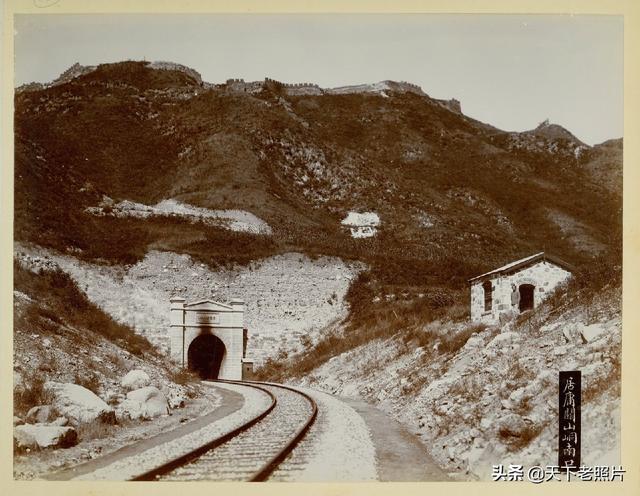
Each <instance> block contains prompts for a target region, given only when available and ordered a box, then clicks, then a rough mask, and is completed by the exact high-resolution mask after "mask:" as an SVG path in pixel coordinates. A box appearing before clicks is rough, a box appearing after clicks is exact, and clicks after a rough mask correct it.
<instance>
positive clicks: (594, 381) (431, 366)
mask: <svg viewBox="0 0 640 496" xmlns="http://www.w3.org/2000/svg"><path fill="white" fill-rule="evenodd" d="M619 302H620V293H619V288H609V289H607V290H606V291H604V292H603V293H601V294H599V295H597V296H596V297H595V298H594V299H593V301H591V302H590V303H589V304H581V305H569V306H568V308H567V307H566V306H565V307H556V309H555V310H554V309H552V307H549V306H546V307H541V308H540V309H538V310H537V311H536V312H532V313H530V314H528V315H526V316H523V317H521V318H520V319H519V320H517V321H512V322H509V323H507V324H506V325H503V326H502V327H499V326H496V327H490V328H487V329H485V330H481V331H480V332H476V333H474V334H472V335H471V336H470V337H469V338H468V340H467V341H466V343H464V344H463V346H462V347H461V348H460V349H459V350H458V351H456V352H453V353H441V352H438V351H437V349H438V347H439V344H438V341H439V340H435V341H434V342H432V343H431V344H429V345H423V346H418V343H417V341H414V340H412V339H411V338H409V339H407V338H406V336H404V338H405V339H403V333H402V332H399V333H397V334H395V335H394V336H392V337H389V338H384V339H378V340H374V341H372V342H369V343H367V344H364V345H362V346H360V347H358V348H355V349H353V350H351V351H348V352H345V353H343V354H341V355H339V356H336V357H335V358H333V359H331V360H329V361H328V362H326V363H324V364H323V365H321V366H319V367H317V368H316V369H315V370H313V371H312V372H311V373H310V374H309V375H308V376H306V377H304V378H298V379H294V382H297V383H299V384H303V385H306V386H309V387H313V388H317V389H321V390H325V391H327V392H330V393H333V394H340V395H343V396H347V397H352V398H362V399H364V400H366V401H368V402H371V403H373V404H376V405H377V406H378V407H380V408H382V409H383V410H385V411H386V412H388V413H390V414H391V415H392V416H393V417H395V418H397V419H398V420H400V421H401V422H402V423H404V424H405V425H407V426H408V427H409V428H410V429H411V430H412V431H414V432H415V433H416V434H417V435H419V436H421V437H422V439H423V441H425V442H426V444H427V445H428V446H430V450H431V454H432V455H433V457H434V458H435V459H436V460H437V461H438V462H439V463H440V464H441V466H442V467H444V468H445V469H446V470H447V471H448V472H450V473H454V474H457V475H458V476H461V477H466V478H471V479H481V480H487V479H489V478H490V477H491V465H492V464H500V463H503V464H506V465H509V464H511V463H520V464H524V465H525V466H532V465H542V466H545V465H553V464H554V463H556V460H557V420H556V419H557V418H558V406H557V401H558V400H557V394H558V393H557V388H558V371H560V370H581V371H582V377H583V379H582V380H583V409H582V411H583V413H582V416H583V417H582V426H583V431H582V453H583V462H584V464H586V465H598V464H601V465H614V464H619V460H620V451H619V450H620V439H619V432H620V360H621V330H622V321H621V310H620V304H619ZM456 327H457V326H455V325H452V324H450V323H449V324H447V323H437V322H436V323H433V324H430V325H429V326H426V328H425V332H426V331H431V332H432V333H434V334H436V335H437V333H441V335H442V336H444V335H446V334H447V333H455V332H460V331H457V330H456ZM458 327H459V326H458Z"/></svg>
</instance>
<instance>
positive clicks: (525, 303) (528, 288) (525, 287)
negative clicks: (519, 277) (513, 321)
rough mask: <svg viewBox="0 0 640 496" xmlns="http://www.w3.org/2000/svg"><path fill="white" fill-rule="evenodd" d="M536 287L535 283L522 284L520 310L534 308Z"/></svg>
mask: <svg viewBox="0 0 640 496" xmlns="http://www.w3.org/2000/svg"><path fill="white" fill-rule="evenodd" d="M535 290H536V287H535V286H534V285H533V284H521V285H520V288H519V291H520V305H519V307H520V312H524V311H526V310H531V309H533V298H534V293H535Z"/></svg>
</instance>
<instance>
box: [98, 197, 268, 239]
mask: <svg viewBox="0 0 640 496" xmlns="http://www.w3.org/2000/svg"><path fill="white" fill-rule="evenodd" d="M86 211H87V212H88V213H90V214H93V215H97V216H103V215H113V216H115V217H137V218H141V219H146V218H148V217H151V216H168V217H170V216H178V217H181V218H183V219H185V220H188V221H190V222H204V223H205V224H209V225H212V226H216V227H222V228H225V229H229V230H231V231H237V232H247V233H251V234H263V235H271V234H272V233H273V231H272V230H271V226H269V224H267V223H266V222H265V221H264V220H262V219H261V218H259V217H258V216H256V215H254V214H252V213H251V212H247V211H245V210H210V209H208V208H202V207H195V206H193V205H189V204H188V203H182V202H179V201H177V200H174V199H168V200H162V201H161V202H159V203H157V204H156V205H153V206H149V205H145V204H143V203H137V202H133V201H130V200H123V201H121V202H118V203H115V202H114V201H113V200H112V199H111V198H109V197H108V196H103V198H102V201H101V202H100V205H99V206H97V207H88V208H87V209H86Z"/></svg>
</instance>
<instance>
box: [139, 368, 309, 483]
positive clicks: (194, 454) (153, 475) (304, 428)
mask: <svg viewBox="0 0 640 496" xmlns="http://www.w3.org/2000/svg"><path fill="white" fill-rule="evenodd" d="M211 382H220V383H223V384H237V385H241V386H247V387H253V388H255V389H259V390H261V391H263V392H265V393H266V394H267V395H269V397H270V398H271V404H270V405H269V407H268V408H267V409H265V410H264V411H263V412H261V413H260V414H259V415H257V416H255V417H254V418H252V419H251V420H249V421H248V422H246V423H244V424H242V425H241V426H239V427H237V428H235V429H234V430H232V431H230V432H228V433H226V434H224V435H222V436H220V437H218V438H216V439H214V440H212V441H210V442H208V443H206V444H204V445H202V446H199V447H197V448H195V449H193V450H191V451H189V452H188V453H185V454H183V455H180V456H178V457H175V458H173V459H171V460H169V461H167V462H165V463H163V464H162V465H159V466H158V467H155V468H153V469H151V470H149V471H147V472H144V473H143V474H140V475H138V476H136V477H134V478H132V479H130V480H133V481H148V480H156V479H157V478H158V477H160V476H162V475H165V474H168V473H169V472H172V471H173V470H175V469H177V468H179V467H181V466H183V465H186V464H188V463H190V462H192V461H195V460H196V459H198V458H199V457H201V456H202V455H204V454H205V453H206V452H208V451H210V450H212V449H215V448H217V447H218V446H220V445H222V444H224V443H226V442H227V441H230V440H231V439H233V438H234V437H236V436H237V435H238V434H240V433H242V432H244V431H246V430H248V429H249V428H251V427H253V426H254V425H256V424H257V423H258V422H260V421H262V420H263V419H264V418H265V417H267V415H269V414H270V413H272V412H273V410H274V409H275V408H276V406H277V398H276V397H275V395H274V394H273V393H272V392H271V391H268V390H267V389H265V388H263V387H260V386H261V385H264V386H269V387H275V388H280V389H286V390H289V391H292V392H294V393H296V394H298V395H300V396H302V397H303V398H304V399H305V400H307V402H308V403H309V405H310V406H311V415H309V417H308V418H307V420H306V421H305V422H304V423H303V424H302V425H301V426H300V427H299V428H298V429H297V430H296V432H295V434H294V435H293V436H292V437H291V438H290V439H289V441H288V442H287V443H286V444H285V445H284V446H283V447H282V448H281V449H280V450H279V451H278V452H277V453H276V454H275V455H273V456H272V457H271V458H270V459H269V460H268V461H267V462H266V463H265V464H264V465H262V466H261V467H260V469H259V470H258V471H256V472H255V473H254V474H253V475H251V476H250V477H249V478H248V479H247V480H248V481H249V482H262V481H265V480H266V479H267V478H268V477H269V475H271V474H272V473H273V471H274V470H275V469H276V468H277V467H278V466H279V465H280V463H282V461H283V460H284V459H285V458H286V457H287V456H288V455H289V454H290V453H291V452H292V451H293V450H294V449H295V447H296V446H297V445H298V443H300V441H302V439H303V438H304V436H305V435H306V433H307V432H308V431H309V429H310V428H311V426H312V425H313V423H314V422H315V420H316V418H317V416H318V405H317V403H316V402H315V400H314V399H313V398H311V396H309V395H308V394H306V393H304V392H302V391H299V390H297V389H295V388H293V387H290V386H284V385H282V384H275V383H269V382H258V381H229V380H222V379H218V380H215V381H211Z"/></svg>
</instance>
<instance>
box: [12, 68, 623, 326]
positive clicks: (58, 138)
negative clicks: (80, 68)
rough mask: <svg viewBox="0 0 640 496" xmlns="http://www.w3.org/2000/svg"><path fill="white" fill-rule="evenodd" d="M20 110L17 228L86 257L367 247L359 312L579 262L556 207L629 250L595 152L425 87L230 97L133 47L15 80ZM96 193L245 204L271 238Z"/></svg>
mask: <svg viewBox="0 0 640 496" xmlns="http://www.w3.org/2000/svg"><path fill="white" fill-rule="evenodd" d="M196 92H197V95H196ZM16 109H17V110H16V145H17V146H16V148H17V153H16V223H15V235H16V238H17V239H19V240H27V241H32V242H35V243H38V244H41V245H45V246H50V247H53V248H56V249H59V250H62V251H67V250H72V251H74V249H75V248H79V249H80V250H81V251H80V252H78V251H77V250H75V252H76V253H77V255H78V256H80V257H83V258H88V259H103V260H106V261H109V262H111V263H132V262H134V261H136V260H139V259H140V258H141V257H142V256H143V255H144V253H145V252H146V251H147V249H148V248H149V247H156V248H160V249H168V250H172V251H176V252H182V253H190V254H192V255H194V256H196V257H197V258H200V259H202V260H204V261H206V263H208V264H210V265H218V264H222V263H229V262H239V263H246V262H248V261H250V260H251V259H257V258H262V257H266V256H269V255H272V254H276V253H281V252H284V251H290V250H296V251H301V252H305V253H308V254H312V255H314V254H327V255H337V256H340V257H342V258H349V259H358V260H362V261H365V262H367V263H368V264H369V265H370V267H371V272H370V274H369V275H368V276H367V277H363V278H361V279H360V280H359V282H358V283H357V284H356V286H355V287H354V288H353V291H352V294H351V298H350V301H351V303H352V305H353V308H354V314H357V313H358V312H360V311H361V310H362V311H363V312H365V311H366V308H367V305H366V304H367V302H368V301H370V300H369V298H370V297H374V296H376V295H378V296H381V295H385V294H389V293H393V294H405V295H407V296H406V298H408V299H415V296H416V295H417V294H419V293H428V294H431V293H434V292H435V293H446V294H448V295H449V296H448V299H449V301H450V302H451V301H455V300H458V301H459V299H460V296H461V294H462V293H461V292H463V291H465V281H466V279H467V278H468V277H469V276H471V275H473V274H477V273H480V272H482V271H484V270H486V269H489V268H492V267H495V266H497V265H501V264H502V263H504V262H505V261H508V260H510V259H514V258H517V257H520V256H525V255H528V254H530V253H531V252H535V251H539V250H540V249H542V248H544V249H546V250H548V251H550V252H553V253H555V254H557V255H559V256H561V257H563V258H565V259H567V260H568V261H570V262H572V263H574V264H575V265H578V266H585V264H587V263H589V262H590V260H591V255H592V254H591V253H585V252H581V251H580V249H579V248H577V247H576V246H574V244H572V243H571V240H570V239H567V238H566V237H565V236H563V234H562V232H561V231H560V229H559V228H558V227H557V226H556V225H555V224H554V223H553V222H552V221H551V220H550V219H549V215H548V211H549V210H550V209H551V210H553V211H558V212H562V213H563V214H565V215H567V216H569V217H571V218H574V219H577V220H579V221H580V222H582V223H583V224H584V225H586V228H585V229H586V234H585V235H586V236H590V237H593V239H595V240H596V241H597V242H598V243H599V244H601V245H605V246H609V247H613V248H614V250H613V252H612V253H605V254H604V257H605V258H606V259H607V260H610V261H612V263H617V262H618V261H619V259H617V258H616V257H617V255H616V250H615V248H617V247H618V246H619V244H620V236H621V235H620V233H621V216H620V208H621V201H620V197H619V195H616V194H615V193H611V192H610V191H609V190H607V189H606V188H605V187H603V186H601V185H600V184H599V183H598V181H597V180H596V179H597V178H596V179H594V177H593V176H592V175H591V171H592V169H590V168H589V167H587V166H588V164H587V163H582V162H581V161H576V159H575V157H574V156H573V153H572V152H571V150H570V149H569V148H566V149H565V148H563V146H564V145H563V143H562V142H560V143H559V144H558V150H557V151H556V152H554V153H549V152H548V151H546V149H545V147H542V148H540V149H522V150H510V149H509V147H508V146H507V134H506V133H502V132H501V131H499V130H496V129H494V128H491V127H489V126H486V125H484V124H482V123H479V122H477V121H474V120H472V119H469V118H467V117H465V116H462V115H460V114H457V113H454V112H450V111H449V110H447V109H445V108H443V107H442V106H440V105H439V104H437V103H435V102H434V101H433V100H431V99H429V98H428V97H418V96H416V95H413V94H393V95H392V96H391V97H390V98H382V97H380V96H376V95H365V94H359V95H358V94H353V95H323V96H300V97H287V96H285V95H282V94H281V92H280V91H279V90H278V88H277V87H276V88H272V89H270V90H267V91H264V92H262V93H261V94H259V95H255V96H247V95H232V94H226V93H224V92H221V91H214V90H210V91H205V90H203V89H202V88H200V87H198V85H197V84H196V82H195V81H194V80H192V79H190V78H189V77H188V76H186V75H185V74H183V73H179V72H174V71H154V70H151V69H149V68H147V67H145V65H144V64H142V63H122V64H109V65H104V66H100V67H99V69H98V70H97V71H95V72H92V73H90V74H88V75H85V76H82V77H80V78H78V79H76V80H73V81H71V82H70V83H67V84H63V85H60V86H57V87H54V88H50V89H47V90H43V91H34V92H25V93H22V94H20V95H18V96H17V97H16ZM541 139H542V138H541ZM565 144H566V143H565ZM594 154H597V153H596V152H594V151H592V152H590V153H587V154H585V158H584V159H581V160H583V161H587V160H590V157H591V155H594ZM38 157H41V158H38ZM52 185H53V186H52ZM102 194H108V195H109V196H111V197H114V198H116V199H131V200H136V201H140V202H144V203H153V202H156V201H158V200H160V199H163V198H168V197H175V198H178V199H181V200H183V201H187V202H190V203H192V204H195V205H198V206H204V207H209V208H240V209H245V210H249V211H251V212H253V213H255V214H256V215H258V216H259V217H261V218H263V219H265V220H266V221H267V222H268V223H269V224H270V225H271V226H272V227H273V228H274V236H273V239H272V240H269V241H265V240H264V239H263V238H261V237H258V236H251V235H238V234H234V233H230V232H229V231H224V230H220V229H218V230H216V229H212V228H209V227H206V226H203V225H195V226H194V225H188V224H182V223H180V222H173V221H172V222H163V223H159V222H145V221H139V220H122V219H120V220H119V219H112V218H95V217H91V216H90V215H87V214H85V213H84V212H83V208H84V207H85V206H88V205H95V204H96V203H97V202H98V201H99V198H100V197H101V195H102ZM351 209H354V210H364V209H372V210H375V211H376V212H378V213H379V214H380V215H381V218H382V229H381V231H380V233H379V235H378V236H377V237H376V238H374V239H369V240H353V239H351V238H350V236H349V235H348V233H347V232H345V231H344V230H343V229H341V226H340V224H339V222H340V220H341V219H342V218H343V216H344V215H345V214H346V212H347V211H348V210H351ZM424 214H426V215H428V217H429V218H430V219H431V220H432V223H433V225H432V226H431V227H428V228H425V227H422V226H420V224H419V221H418V219H419V218H420V216H422V215H424ZM452 295H455V296H452Z"/></svg>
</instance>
